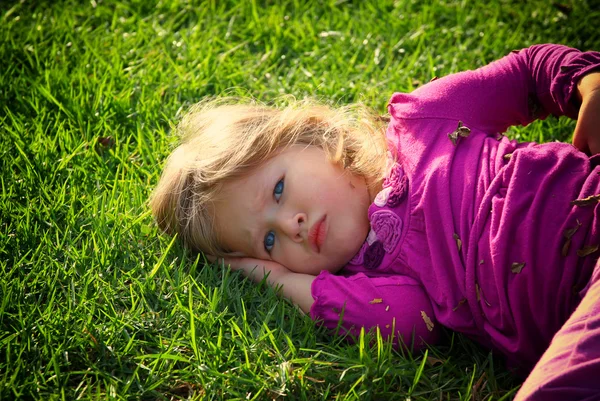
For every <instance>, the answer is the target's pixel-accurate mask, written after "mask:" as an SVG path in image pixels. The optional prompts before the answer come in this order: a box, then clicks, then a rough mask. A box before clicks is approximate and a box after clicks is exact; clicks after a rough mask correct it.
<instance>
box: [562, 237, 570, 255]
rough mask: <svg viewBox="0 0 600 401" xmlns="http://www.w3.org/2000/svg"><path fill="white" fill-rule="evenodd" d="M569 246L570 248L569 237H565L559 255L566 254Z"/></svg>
mask: <svg viewBox="0 0 600 401" xmlns="http://www.w3.org/2000/svg"><path fill="white" fill-rule="evenodd" d="M569 248H571V238H567V240H566V241H565V244H564V245H563V247H562V252H561V255H562V256H567V254H568V253H569Z"/></svg>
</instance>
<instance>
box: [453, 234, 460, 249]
mask: <svg viewBox="0 0 600 401" xmlns="http://www.w3.org/2000/svg"><path fill="white" fill-rule="evenodd" d="M452 237H453V238H454V239H455V240H456V247H457V248H458V252H460V250H461V248H462V241H461V240H460V238H459V237H458V234H457V233H454V234H452Z"/></svg>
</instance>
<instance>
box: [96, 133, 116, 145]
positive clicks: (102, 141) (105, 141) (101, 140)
mask: <svg viewBox="0 0 600 401" xmlns="http://www.w3.org/2000/svg"><path fill="white" fill-rule="evenodd" d="M98 145H100V146H102V147H103V148H112V147H113V146H115V140H114V138H113V137H112V136H99V137H98Z"/></svg>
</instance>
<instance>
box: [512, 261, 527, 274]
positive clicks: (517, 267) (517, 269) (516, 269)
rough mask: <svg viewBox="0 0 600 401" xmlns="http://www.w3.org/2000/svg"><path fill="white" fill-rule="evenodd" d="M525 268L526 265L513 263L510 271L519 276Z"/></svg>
mask: <svg viewBox="0 0 600 401" xmlns="http://www.w3.org/2000/svg"><path fill="white" fill-rule="evenodd" d="M524 267H525V263H517V262H515V263H513V264H512V266H511V267H510V271H511V272H513V273H515V274H518V273H521V270H523V268H524Z"/></svg>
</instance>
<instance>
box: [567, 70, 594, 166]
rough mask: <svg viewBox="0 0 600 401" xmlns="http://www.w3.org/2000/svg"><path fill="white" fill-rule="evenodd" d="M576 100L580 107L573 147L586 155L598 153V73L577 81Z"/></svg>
mask: <svg viewBox="0 0 600 401" xmlns="http://www.w3.org/2000/svg"><path fill="white" fill-rule="evenodd" d="M577 100H578V101H579V103H580V104H581V107H580V108H579V116H578V117H577V126H576V127H575V132H574V133H573V145H575V147H577V149H579V150H581V151H583V152H586V153H590V154H596V153H600V72H592V73H589V74H587V75H584V76H583V77H582V78H581V79H580V80H579V83H578V84H577Z"/></svg>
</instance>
